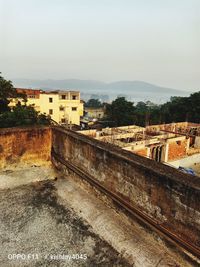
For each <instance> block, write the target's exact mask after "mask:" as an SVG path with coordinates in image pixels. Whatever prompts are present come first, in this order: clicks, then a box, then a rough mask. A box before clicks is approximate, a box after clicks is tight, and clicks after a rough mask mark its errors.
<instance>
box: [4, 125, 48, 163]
mask: <svg viewBox="0 0 200 267" xmlns="http://www.w3.org/2000/svg"><path fill="white" fill-rule="evenodd" d="M50 159H51V129H50V128H47V127H34V128H8V129H0V168H4V167H7V166H11V165H18V164H19V163H30V164H40V163H41V162H47V161H50Z"/></svg>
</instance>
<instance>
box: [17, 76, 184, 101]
mask: <svg viewBox="0 0 200 267" xmlns="http://www.w3.org/2000/svg"><path fill="white" fill-rule="evenodd" d="M13 84H14V86H15V87H27V88H40V89H44V90H55V89H62V90H69V89H71V90H80V91H81V93H82V97H83V98H84V99H85V100H87V99H88V98H90V96H91V95H92V94H97V95H102V94H104V95H105V94H106V95H108V96H109V98H110V100H112V99H114V98H115V97H117V96H119V95H121V94H123V95H124V96H126V97H127V98H128V99H129V100H133V101H141V100H142V101H143V100H154V101H155V102H161V101H162V102H163V101H166V100H167V99H169V97H170V96H188V95H189V92H186V91H183V90H177V89H173V88H165V87H161V86H157V85H154V84H150V83H147V82H143V81H117V82H111V83H105V82H101V81H93V80H78V79H66V80H51V79H48V80H32V79H14V80H13Z"/></svg>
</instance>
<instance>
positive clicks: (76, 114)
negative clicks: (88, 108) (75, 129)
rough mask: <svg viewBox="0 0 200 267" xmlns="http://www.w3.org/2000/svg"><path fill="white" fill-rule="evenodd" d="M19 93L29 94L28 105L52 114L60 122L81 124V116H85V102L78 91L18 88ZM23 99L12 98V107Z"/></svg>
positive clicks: (41, 111)
mask: <svg viewBox="0 0 200 267" xmlns="http://www.w3.org/2000/svg"><path fill="white" fill-rule="evenodd" d="M17 91H18V92H19V93H25V94H26V95H27V105H33V106H34V108H35V109H36V110H37V111H39V112H40V113H45V114H46V115H50V116H51V118H52V119H53V120H54V121H56V122H57V123H60V124H75V125H80V117H81V116H83V102H82V101H81V100H80V92H78V91H60V90H57V91H48V92H45V91H42V90H32V89H21V88H17ZM20 100H21V99H12V100H11V102H10V104H9V105H10V107H13V106H15V105H16V104H17V102H18V101H20Z"/></svg>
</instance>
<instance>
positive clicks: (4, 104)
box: [0, 72, 26, 114]
mask: <svg viewBox="0 0 200 267" xmlns="http://www.w3.org/2000/svg"><path fill="white" fill-rule="evenodd" d="M0 74H1V72H0ZM16 97H19V98H23V100H26V96H25V95H24V94H19V93H17V90H16V89H15V88H14V87H13V85H12V82H11V81H7V80H6V79H4V78H3V77H2V76H1V75H0V114H1V113H3V112H7V111H10V108H9V106H8V105H9V103H10V100H9V99H10V98H16Z"/></svg>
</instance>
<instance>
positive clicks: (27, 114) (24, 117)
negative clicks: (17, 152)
mask: <svg viewBox="0 0 200 267" xmlns="http://www.w3.org/2000/svg"><path fill="white" fill-rule="evenodd" d="M50 123H51V119H50V117H48V116H46V115H44V114H39V112H37V111H36V110H35V109H34V107H33V106H26V105H17V106H16V107H14V108H13V110H12V111H7V112H4V113H2V114H0V128H6V127H16V126H29V125H49V124H50Z"/></svg>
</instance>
